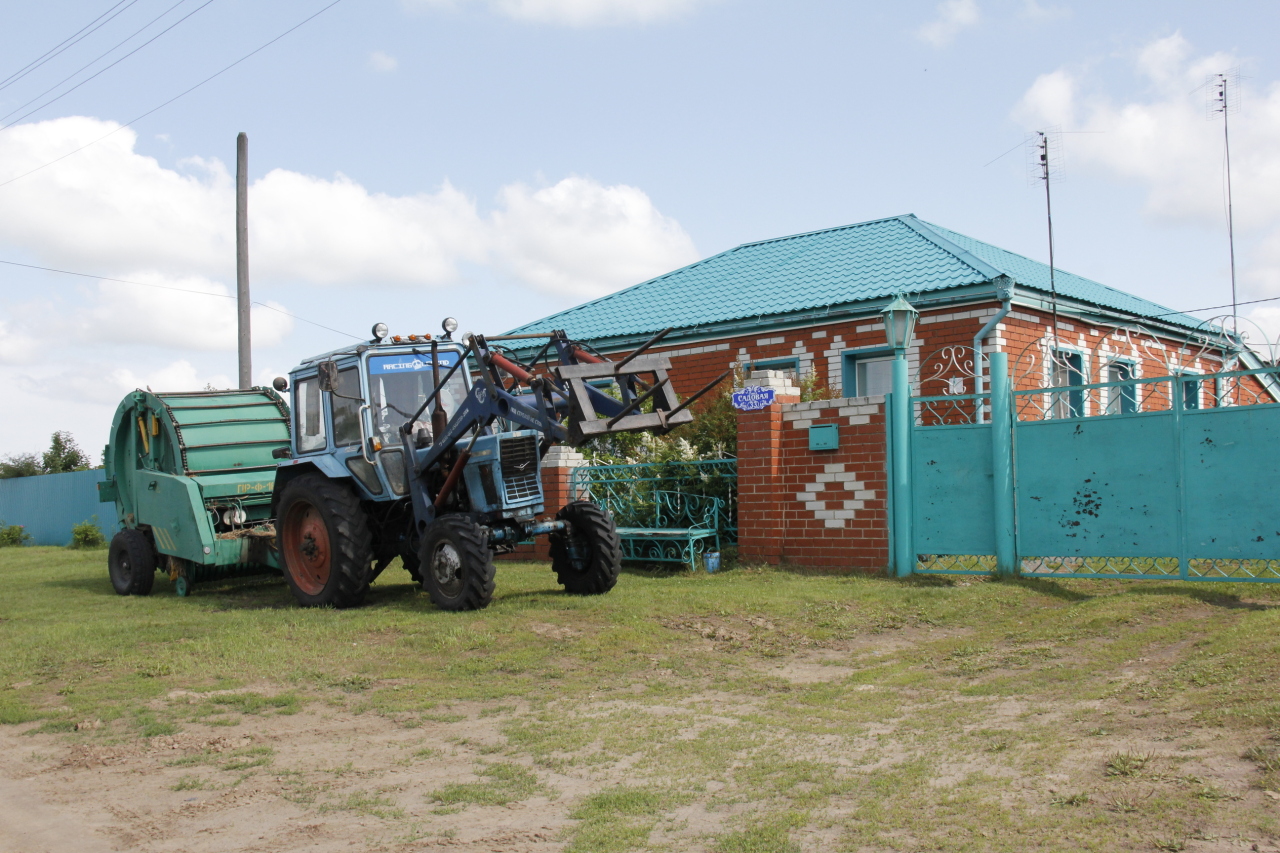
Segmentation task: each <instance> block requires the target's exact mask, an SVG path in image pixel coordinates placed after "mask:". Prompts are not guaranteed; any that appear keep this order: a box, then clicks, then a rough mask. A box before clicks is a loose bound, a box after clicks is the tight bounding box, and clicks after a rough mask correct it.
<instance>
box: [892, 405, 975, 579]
mask: <svg viewBox="0 0 1280 853" xmlns="http://www.w3.org/2000/svg"><path fill="white" fill-rule="evenodd" d="M911 441H912V446H911V463H912V464H911V469H912V471H911V476H912V485H911V492H912V521H913V523H914V528H913V529H914V531H915V536H914V541H915V549H916V552H917V553H920V554H924V555H926V556H927V557H929V559H928V560H926V561H925V562H926V563H929V564H935V563H937V562H938V556H939V555H950V554H966V555H974V554H994V553H995V551H994V549H995V516H994V502H993V500H992V471H991V425H990V424H970V425H964V426H928V427H921V426H917V427H916V428H915V430H914V432H913V434H912V437H911ZM984 570H985V569H984Z"/></svg>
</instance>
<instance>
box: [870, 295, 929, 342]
mask: <svg viewBox="0 0 1280 853" xmlns="http://www.w3.org/2000/svg"><path fill="white" fill-rule="evenodd" d="M880 316H881V317H883V318H884V333H885V337H887V338H888V339H889V346H890V347H892V348H893V351H894V352H895V353H901V352H904V351H905V350H906V348H907V347H909V346H910V345H911V335H912V333H913V332H914V331H915V328H916V318H918V317H919V316H920V312H919V311H917V310H916V309H915V308H913V307H912V306H911V303H910V302H908V301H907V300H906V299H905V298H903V296H902V294H901V293H899V294H898V295H897V296H895V297H894V299H893V301H892V302H890V303H889V304H888V305H886V306H885V309H884V310H883V311H881V312H880Z"/></svg>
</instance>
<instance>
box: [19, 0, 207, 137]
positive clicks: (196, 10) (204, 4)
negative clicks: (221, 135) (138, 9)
mask: <svg viewBox="0 0 1280 853" xmlns="http://www.w3.org/2000/svg"><path fill="white" fill-rule="evenodd" d="M186 1H187V0H178V2H177V3H174V4H173V5H172V6H170V7H169V8H168V9H165V10H164V11H163V12H161V13H160V14H159V15H157V16H156V17H155V18H152V19H151V21H149V22H148V23H147V24H146V26H144V27H142V28H141V29H139V30H137V31H136V32H134V33H133V35H131V36H129V38H126V39H124V40H123V41H121V42H119V43H118V44H116V45H115V46H114V47H112V48H111V49H110V50H108V51H107V52H106V53H103V54H102V55H101V56H99V57H97V58H96V59H94V60H93V61H92V62H88V63H86V64H84V65H82V66H80V67H79V68H78V69H76V70H75V71H73V72H72V73H71V74H69V75H67V76H66V77H63V78H62V79H61V80H59V81H58V82H57V83H54V84H53V85H52V86H50V87H49V88H48V89H45V90H44V91H43V92H41V93H40V94H38V95H36V96H35V97H34V98H32V99H31V100H29V101H27V102H26V103H25V104H23V105H22V106H20V107H18V108H17V109H15V110H13V111H11V112H10V113H9V114H8V115H5V116H0V121H4V120H5V119H8V118H9V116H11V115H13V114H14V113H16V112H18V111H19V110H24V109H26V108H27V107H29V106H31V105H32V104H34V103H35V102H36V101H38V100H40V99H41V98H43V97H44V96H45V95H47V94H49V93H50V92H52V91H53V90H54V89H56V88H58V87H59V86H61V85H62V84H63V83H66V82H67V81H68V80H70V79H71V78H72V77H75V76H76V75H77V74H79V73H80V72H81V71H84V70H85V69H87V68H88V67H89V66H91V65H93V63H94V62H97V61H98V60H100V59H102V58H103V57H105V56H107V54H109V53H111V51H112V50H115V49H116V48H118V47H120V46H122V45H124V44H125V43H126V42H128V41H129V39H132V38H133V37H134V36H136V35H138V33H141V32H142V31H143V30H145V29H146V28H147V27H149V26H151V25H152V24H154V23H155V22H156V21H158V20H160V19H161V18H163V17H164V16H165V15H167V14H169V13H170V12H172V11H173V10H174V9H176V8H178V7H179V6H181V5H182V4H183V3H185V2H186ZM212 2H213V0H205V2H204V3H202V4H201V5H199V6H197V7H196V8H195V9H193V10H192V11H190V12H188V13H187V14H186V15H184V16H183V17H181V18H179V19H178V20H176V21H174V22H173V23H172V24H170V25H169V26H167V27H165V28H164V29H163V30H161V31H160V32H158V33H156V34H155V35H154V36H152V37H151V38H149V39H147V40H146V41H144V42H143V43H142V44H140V45H138V46H137V47H135V48H134V49H133V50H131V51H129V52H128V53H126V54H125V55H124V56H122V57H120V58H119V59H117V60H116V61H115V62H113V63H111V64H110V65H108V66H106V67H105V68H101V69H99V70H98V71H95V72H94V73H93V74H90V75H89V76H88V77H86V78H84V79H83V80H81V81H80V82H79V83H77V84H75V85H74V86H72V87H71V88H70V89H68V90H67V91H65V92H63V93H62V94H61V95H58V96H56V97H53V98H50V99H49V100H47V101H45V102H44V103H43V104H41V105H40V106H38V107H36V108H35V109H33V110H31V111H30V112H28V113H25V114H23V115H21V116H18V117H17V118H16V119H14V120H13V121H12V122H10V123H9V124H7V125H5V127H4V128H0V130H5V129H8V128H10V127H13V126H14V125H15V124H17V123H18V122H20V121H22V120H23V119H25V118H28V117H30V116H33V115H35V114H36V113H38V112H40V111H41V110H42V109H44V108H45V107H47V106H49V105H50V104H54V103H57V102H58V101H60V100H62V99H63V98H65V97H66V96H67V95H70V94H71V93H72V92H74V91H75V90H76V89H79V88H80V87H81V86H83V85H84V84H85V83H88V82H89V81H90V80H92V79H94V78H95V77H98V76H99V75H101V74H103V73H105V72H107V71H110V70H111V69H112V68H115V67H116V66H117V65H119V64H120V63H121V62H124V61H125V60H126V59H128V58H129V57H131V56H133V55H134V54H135V53H137V52H138V51H140V50H142V49H143V48H144V47H146V46H147V45H149V44H151V43H152V42H153V41H155V40H156V39H158V38H160V37H161V36H163V35H164V34H165V33H167V32H169V31H170V30H172V29H173V28H174V27H176V26H178V25H179V24H181V23H182V22H183V21H185V20H187V18H190V17H191V16H192V15H194V14H195V13H196V12H199V11H200V10H201V9H203V8H204V7H205V6H208V5H209V4H210V3H212Z"/></svg>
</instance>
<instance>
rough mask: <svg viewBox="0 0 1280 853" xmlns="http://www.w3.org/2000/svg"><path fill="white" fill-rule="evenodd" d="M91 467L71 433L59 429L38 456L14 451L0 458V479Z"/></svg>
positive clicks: (87, 456) (87, 457)
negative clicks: (47, 447) (10, 454)
mask: <svg viewBox="0 0 1280 853" xmlns="http://www.w3.org/2000/svg"><path fill="white" fill-rule="evenodd" d="M91 467H93V464H92V460H90V459H89V455H88V454H87V453H85V452H84V451H83V450H81V449H80V446H79V445H78V444H76V440H75V438H74V437H73V436H72V435H71V433H70V432H67V431H66V430H59V431H58V432H55V433H54V434H53V435H52V436H51V437H50V439H49V449H48V450H46V451H45V452H44V453H42V454H40V455H38V456H37V455H36V454H34V453H15V454H13V455H12V456H6V457H5V458H4V459H0V480H8V479H12V478H14V477H36V476H39V475H40V474H65V473H67V472H68V471H85V470H88V469H89V468H91Z"/></svg>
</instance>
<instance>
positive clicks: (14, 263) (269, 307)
mask: <svg viewBox="0 0 1280 853" xmlns="http://www.w3.org/2000/svg"><path fill="white" fill-rule="evenodd" d="M0 264H5V265H6V266H11V267H25V268H27V269H30V270H41V271H42V272H56V273H61V274H62V275H73V276H76V277H77V278H92V279H96V280H97V281H110V282H115V283H117V284H136V285H138V286H139V287H154V288H157V289H159V290H174V291H177V292H178V293H193V294H195V295H196V296H212V297H215V298H217V299H236V298H238V297H236V296H233V295H231V294H229V293H210V292H209V291H207V290H192V289H190V288H187V287H174V286H173V285H171V284H155V283H154V282H146V281H130V280H129V279H127V278H111V277H110V276H105V275H91V274H89V273H84V272H72V271H71V270H60V269H55V268H53V267H42V266H37V265H36V264H20V263H18V262H17V261H5V260H0ZM250 304H252V305H258V306H261V307H263V308H266V309H267V310H269V311H275V312H276V313H277V314H283V315H285V316H286V317H292V318H293V319H295V320H300V321H302V322H303V323H309V324H310V325H312V326H316V327H317V328H320V329H324V330H325V331H327V332H333V333H335V334H338V335H346V336H347V337H348V338H355V339H356V340H358V341H360V340H364V338H362V337H361V336H360V335H353V334H351V333H350V332H344V331H342V330H341V329H335V328H332V327H331V326H326V325H324V324H323V323H317V322H316V321H315V320H308V319H307V318H306V317H299V316H298V315H297V314H293V313H290V312H289V311H285V310H284V309H283V308H277V307H275V306H274V305H268V304H267V303H265V302H258V301H256V300H254V301H252V302H251V303H250Z"/></svg>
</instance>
